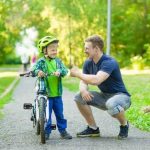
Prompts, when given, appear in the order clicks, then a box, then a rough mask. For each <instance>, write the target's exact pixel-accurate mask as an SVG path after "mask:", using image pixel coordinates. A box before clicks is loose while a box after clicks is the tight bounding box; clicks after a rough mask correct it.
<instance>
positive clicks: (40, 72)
mask: <svg viewBox="0 0 150 150" xmlns="http://www.w3.org/2000/svg"><path fill="white" fill-rule="evenodd" d="M38 77H40V78H41V77H45V73H44V72H43V71H41V70H40V71H39V72H38Z"/></svg>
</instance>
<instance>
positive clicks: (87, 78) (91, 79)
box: [78, 71, 109, 85]
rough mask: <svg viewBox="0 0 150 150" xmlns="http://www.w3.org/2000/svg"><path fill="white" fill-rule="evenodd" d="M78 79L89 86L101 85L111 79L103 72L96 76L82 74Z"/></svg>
mask: <svg viewBox="0 0 150 150" xmlns="http://www.w3.org/2000/svg"><path fill="white" fill-rule="evenodd" d="M78 77H79V78H80V79H81V80H83V81H84V82H85V83H87V84H91V85H100V84H101V83H102V82H104V81H105V80H106V79H107V78H108V77H109V74H108V73H106V72H103V71H99V72H98V73H97V74H96V75H87V74H83V73H81V74H79V76H78Z"/></svg>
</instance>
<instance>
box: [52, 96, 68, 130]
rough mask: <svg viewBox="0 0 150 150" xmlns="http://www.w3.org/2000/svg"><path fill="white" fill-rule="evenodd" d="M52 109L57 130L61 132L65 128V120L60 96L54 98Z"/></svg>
mask: <svg viewBox="0 0 150 150" xmlns="http://www.w3.org/2000/svg"><path fill="white" fill-rule="evenodd" d="M53 110H54V113H55V116H56V120H57V127H58V130H59V132H62V131H64V130H65V129H66V128H67V120H66V119H64V115H63V102H62V97H61V96H58V97H55V98H54V103H53Z"/></svg>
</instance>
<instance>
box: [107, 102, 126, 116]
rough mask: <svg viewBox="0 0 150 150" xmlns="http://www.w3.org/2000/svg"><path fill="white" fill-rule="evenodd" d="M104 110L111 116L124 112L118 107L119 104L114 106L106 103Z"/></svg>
mask: <svg viewBox="0 0 150 150" xmlns="http://www.w3.org/2000/svg"><path fill="white" fill-rule="evenodd" d="M106 108H107V111H108V113H109V114H110V115H111V116H113V115H116V114H118V113H120V112H122V111H124V108H123V107H122V106H120V105H119V104H117V105H115V104H114V103H111V102H109V101H108V102H106Z"/></svg>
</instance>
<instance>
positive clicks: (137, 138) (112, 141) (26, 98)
mask: <svg viewBox="0 0 150 150" xmlns="http://www.w3.org/2000/svg"><path fill="white" fill-rule="evenodd" d="M34 83H35V80H34V79H33V78H22V79H21V81H20V83H19V84H18V86H17V87H16V88H15V91H14V94H13V100H12V101H11V102H10V103H9V104H7V105H5V107H4V110H3V113H4V117H3V119H1V120H0V150H32V149H33V150H54V149H55V150H128V149H129V150H149V149H150V133H147V132H143V131H140V130H138V129H136V128H135V127H133V126H132V125H131V124H130V131H129V137H128V139H126V140H118V139H117V138H116V137H117V135H118V132H119V123H118V122H117V121H116V120H115V119H113V118H112V117H110V116H109V115H108V114H107V112H105V111H101V110H99V109H97V108H94V109H93V114H94V117H95V120H96V122H97V125H98V126H99V128H100V131H101V137H98V138H77V137H76V132H78V131H81V130H82V129H84V128H85V126H86V123H85V121H84V119H83V117H82V116H81V114H80V113H79V111H78V110H77V107H76V105H75V102H74V101H73V97H74V95H75V93H72V92H69V91H68V90H66V89H64V93H63V100H64V115H65V118H66V119H67V120H68V129H67V130H68V132H69V133H70V134H71V135H72V136H73V139H72V140H62V139H60V136H59V132H58V131H57V130H55V131H53V132H52V134H51V136H50V140H48V141H47V142H46V144H44V145H43V144H41V143H40V137H39V136H37V135H36V134H35V129H34V128H33V127H32V122H31V121H30V113H31V112H30V110H24V109H23V103H25V102H33V99H34V96H35V90H34ZM53 123H55V117H54V116H53Z"/></svg>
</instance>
